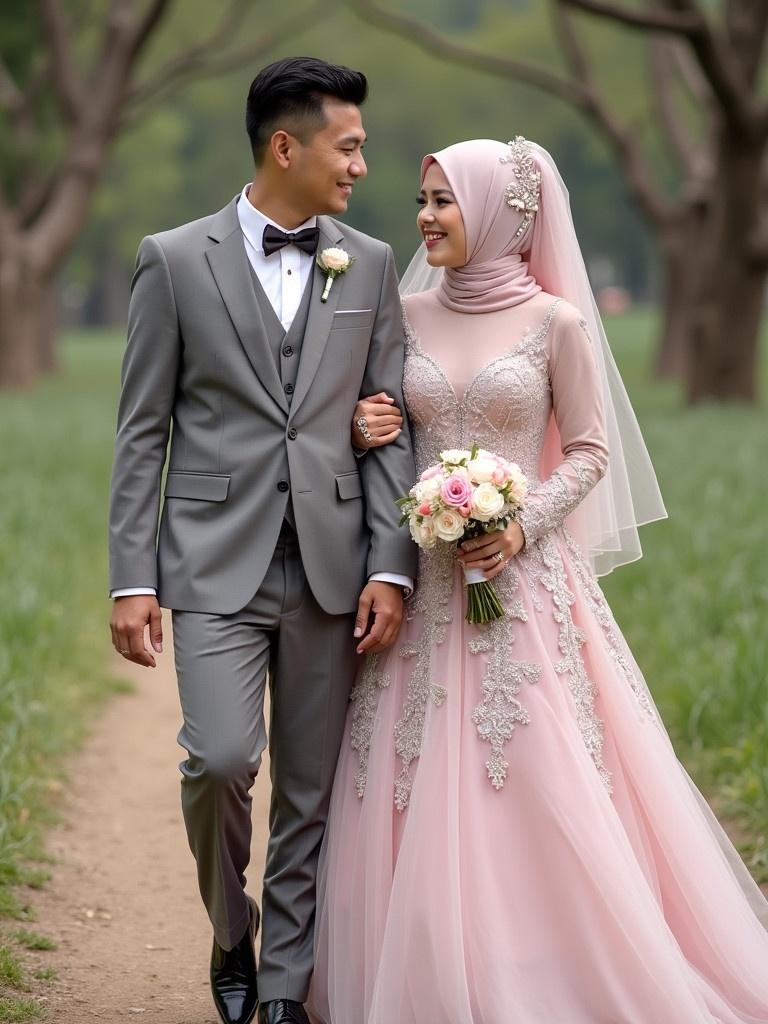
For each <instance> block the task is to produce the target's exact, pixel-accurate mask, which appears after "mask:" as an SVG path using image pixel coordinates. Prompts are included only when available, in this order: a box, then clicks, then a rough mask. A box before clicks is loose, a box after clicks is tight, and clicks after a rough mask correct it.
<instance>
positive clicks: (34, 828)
mask: <svg viewBox="0 0 768 1024" xmlns="http://www.w3.org/2000/svg"><path fill="white" fill-rule="evenodd" d="M118 360H119V349H118V346H117V345H116V344H115V343H114V339H112V341H111V343H107V342H106V341H105V339H104V338H99V337H97V336H94V335H90V336H88V337H79V338H73V339H70V340H69V342H68V344H67V345H66V346H64V351H63V361H64V372H63V374H62V375H61V376H59V377H57V378H56V379H54V380H51V381H47V382H46V383H44V384H43V385H41V386H40V387H39V388H38V389H37V390H35V391H34V392H32V393H29V394H7V393H4V394H1V395H0V438H2V445H0V477H1V478H2V481H3V501H2V503H0V565H2V567H3V571H2V573H0V917H4V918H6V919H7V918H11V919H15V920H17V921H27V920H30V919H31V918H32V913H31V910H30V908H29V905H28V901H27V899H26V896H25V892H26V891H27V890H28V888H37V887H39V886H41V885H44V884H45V881H46V879H47V878H48V870H47V869H46V867H45V863H44V862H45V856H44V854H43V851H42V845H41V837H42V833H43V831H44V829H45V827H46V826H47V825H49V824H50V823H51V822H52V821H54V820H55V818H56V814H57V809H58V806H59V804H60V803H61V801H62V800H63V799H65V797H66V791H67V778H66V775H65V774H64V771H63V764H64V760H63V759H64V755H66V754H67V753H69V752H70V751H72V750H73V749H75V748H76V746H77V745H78V743H79V742H80V741H81V739H82V737H83V735H84V733H85V732H86V730H87V728H88V723H89V720H90V719H91V715H92V712H93V710H94V708H95V707H96V705H97V704H98V702H99V701H101V700H102V699H103V698H104V697H105V696H106V695H108V694H110V693H113V692H115V690H116V689H117V688H119V686H120V685H121V684H118V683H117V682H116V681H115V680H112V679H110V678H109V677H108V674H107V671H106V667H105V666H106V663H107V655H108V651H109V648H108V645H107V636H108V633H107V625H106V623H107V617H108V602H107V599H106V588H107V576H106V555H105V516H106V497H107V484H108V475H109V463H110V457H111V455H110V447H111V434H112V430H113V423H114V416H115V398H116V393H117V386H118V378H117V374H118ZM8 957H10V959H8ZM13 960H14V954H10V953H8V951H7V949H6V951H5V959H4V960H3V963H5V964H10V963H11V962H12V961H13ZM9 969H10V968H9ZM9 986H10V981H9V977H8V975H7V973H5V974H3V973H0V1022H3V1021H25V1020H33V1019H37V1018H38V1017H39V1016H40V1009H39V1007H38V1006H37V1004H36V1003H33V1002H30V1001H29V1000H28V999H19V998H18V997H17V996H15V995H14V993H13V992H12V991H11V990H10V987H9Z"/></svg>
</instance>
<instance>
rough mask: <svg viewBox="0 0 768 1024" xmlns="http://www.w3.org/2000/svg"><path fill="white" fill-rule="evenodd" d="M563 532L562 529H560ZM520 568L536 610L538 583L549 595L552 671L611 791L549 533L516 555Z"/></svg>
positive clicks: (540, 606) (590, 688) (591, 689)
mask: <svg viewBox="0 0 768 1024" xmlns="http://www.w3.org/2000/svg"><path fill="white" fill-rule="evenodd" d="M563 532H564V533H565V531H563ZM518 560H519V562H520V564H521V566H522V567H523V571H524V572H525V574H526V578H527V579H528V583H529V585H530V588H531V593H532V595H533V596H534V603H535V606H536V608H537V611H540V612H543V611H544V603H543V601H541V599H540V598H536V589H537V587H539V586H541V587H543V588H544V590H546V591H547V593H548V594H549V595H550V597H551V600H552V604H553V607H554V611H553V614H554V618H555V622H557V625H558V630H559V632H558V647H559V648H560V653H561V655H562V658H561V659H560V661H558V662H556V663H555V666H554V668H555V671H556V672H557V674H558V675H561V676H564V677H565V679H566V681H567V683H568V689H569V691H570V694H571V697H572V699H573V703H574V706H575V709H576V723H577V725H578V728H579V732H580V733H581V738H582V740H583V741H584V746H585V747H586V748H587V751H588V753H589V755H590V757H591V758H592V760H593V762H594V765H595V768H596V769H597V772H598V774H599V776H600V778H601V779H602V781H603V782H604V783H605V786H606V788H607V789H608V791H609V792H610V791H611V773H610V772H609V771H608V769H607V768H606V767H605V765H604V764H603V723H602V722H601V721H600V718H599V717H598V715H597V714H596V712H595V697H596V695H597V689H596V687H595V684H594V683H593V682H592V680H591V679H590V678H589V676H588V675H587V669H586V666H585V664H584V659H583V658H582V656H581V648H582V646H583V644H584V633H583V631H582V630H581V629H579V627H578V626H577V625H576V623H575V622H574V621H573V616H572V615H571V607H572V605H573V604H574V602H575V600H576V599H575V597H574V595H573V592H572V591H571V590H570V588H569V587H568V579H567V576H566V572H565V566H564V564H563V559H562V556H561V554H560V551H559V550H558V547H557V544H556V543H555V541H554V539H553V538H552V537H551V536H545V537H542V538H541V539H540V540H538V541H536V543H534V544H533V545H532V546H531V547H530V548H528V547H526V550H525V552H523V553H522V554H521V555H518Z"/></svg>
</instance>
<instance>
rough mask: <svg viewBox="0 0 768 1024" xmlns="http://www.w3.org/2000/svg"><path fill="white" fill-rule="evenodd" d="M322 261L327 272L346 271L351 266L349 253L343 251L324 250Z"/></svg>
mask: <svg viewBox="0 0 768 1024" xmlns="http://www.w3.org/2000/svg"><path fill="white" fill-rule="evenodd" d="M320 259H321V260H322V261H323V264H324V266H325V268H326V270H341V271H344V270H346V269H347V267H348V266H349V253H347V252H344V250H343V249H335V248H334V249H323V251H322V252H321V253H320Z"/></svg>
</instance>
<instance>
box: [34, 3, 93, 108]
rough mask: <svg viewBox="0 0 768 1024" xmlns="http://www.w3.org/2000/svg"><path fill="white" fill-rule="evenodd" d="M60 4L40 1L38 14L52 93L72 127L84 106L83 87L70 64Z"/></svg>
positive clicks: (63, 17) (66, 29)
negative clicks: (46, 45) (45, 40)
mask: <svg viewBox="0 0 768 1024" xmlns="http://www.w3.org/2000/svg"><path fill="white" fill-rule="evenodd" d="M64 6H65V5H64V4H62V3H60V2H59V0H40V14H41V18H42V23H43V29H44V30H45V36H46V39H47V40H48V48H49V53H50V63H51V71H52V74H53V82H54V86H55V89H54V92H55V93H56V98H57V100H58V102H59V106H60V107H61V112H62V114H63V116H64V120H65V121H66V122H67V123H69V124H74V123H75V122H76V121H77V118H78V116H79V114H80V110H81V108H82V104H83V83H82V81H81V80H80V77H79V75H78V74H77V71H76V69H75V65H74V62H73V60H72V45H71V38H70V32H69V26H68V24H67V22H66V17H65V14H64Z"/></svg>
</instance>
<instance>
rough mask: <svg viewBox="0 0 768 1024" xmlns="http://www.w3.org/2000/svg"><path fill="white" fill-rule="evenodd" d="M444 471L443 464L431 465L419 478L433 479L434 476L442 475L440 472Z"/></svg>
mask: <svg viewBox="0 0 768 1024" xmlns="http://www.w3.org/2000/svg"><path fill="white" fill-rule="evenodd" d="M442 472H443V467H442V466H440V465H437V466H430V467H429V468H428V469H425V470H424V472H423V473H422V474H421V476H420V477H419V480H431V479H432V477H433V476H440V474H441V473H442Z"/></svg>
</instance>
